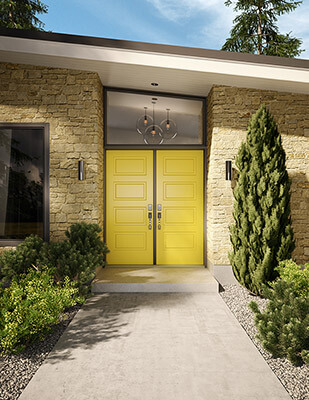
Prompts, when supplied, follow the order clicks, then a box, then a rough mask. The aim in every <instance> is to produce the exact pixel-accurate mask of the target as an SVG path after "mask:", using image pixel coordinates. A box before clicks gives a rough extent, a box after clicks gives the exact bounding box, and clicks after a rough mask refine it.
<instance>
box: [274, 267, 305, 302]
mask: <svg viewBox="0 0 309 400" xmlns="http://www.w3.org/2000/svg"><path fill="white" fill-rule="evenodd" d="M276 270H277V271H278V272H279V276H280V279H283V280H285V281H286V282H293V283H294V291H295V294H296V295H297V296H303V297H306V296H309V263H307V264H305V265H304V266H301V265H297V264H296V263H295V262H294V261H293V260H285V261H281V262H280V263H279V266H278V267H277V268H276Z"/></svg>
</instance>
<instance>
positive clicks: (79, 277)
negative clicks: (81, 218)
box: [40, 222, 108, 288]
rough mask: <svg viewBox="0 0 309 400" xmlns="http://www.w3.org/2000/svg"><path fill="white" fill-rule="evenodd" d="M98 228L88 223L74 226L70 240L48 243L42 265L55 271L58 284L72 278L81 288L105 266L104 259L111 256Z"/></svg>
mask: <svg viewBox="0 0 309 400" xmlns="http://www.w3.org/2000/svg"><path fill="white" fill-rule="evenodd" d="M100 232H101V228H100V227H99V226H98V225H96V224H86V223H84V222H82V223H77V224H74V225H72V226H71V227H70V229H69V230H67V231H66V232H65V234H66V236H67V238H68V240H66V241H63V242H59V243H53V242H51V243H45V244H44V246H43V247H42V251H41V254H40V264H41V265H48V266H50V267H52V268H53V269H54V273H55V277H56V279H57V280H61V281H63V279H64V278H65V277H66V276H68V277H69V278H70V279H71V280H76V281H78V283H79V287H80V288H81V287H82V285H85V284H87V283H89V282H90V281H91V280H92V279H93V278H94V277H95V270H96V268H97V267H99V266H102V267H103V266H104V265H105V262H104V255H105V254H106V253H107V252H108V249H107V247H106V245H105V243H103V242H102V240H101V238H100V236H99V233H100Z"/></svg>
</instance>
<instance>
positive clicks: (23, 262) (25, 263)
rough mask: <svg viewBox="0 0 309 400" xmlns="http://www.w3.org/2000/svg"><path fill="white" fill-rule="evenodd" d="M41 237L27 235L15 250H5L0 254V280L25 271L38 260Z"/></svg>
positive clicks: (41, 242)
mask: <svg viewBox="0 0 309 400" xmlns="http://www.w3.org/2000/svg"><path fill="white" fill-rule="evenodd" d="M43 243H44V242H43V239H41V238H40V237H39V236H36V235H30V236H28V237H27V238H26V239H25V240H24V241H23V242H22V243H20V244H19V245H18V246H17V248H16V250H5V251H4V252H3V253H2V254H1V256H0V280H1V281H10V280H11V279H12V278H13V277H14V276H18V275H20V274H24V273H26V272H27V271H28V270H29V268H30V267H31V266H32V265H36V264H37V263H38V260H39V255H40V251H41V249H42V246H43Z"/></svg>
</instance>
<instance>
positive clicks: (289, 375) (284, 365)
mask: <svg viewBox="0 0 309 400" xmlns="http://www.w3.org/2000/svg"><path fill="white" fill-rule="evenodd" d="M223 289H224V291H223V292H220V294H221V297H222V298H223V300H224V301H225V303H226V304H227V306H228V307H229V309H230V310H231V311H232V313H233V314H234V315H235V317H236V318H237V320H238V322H239V323H240V325H241V326H242V327H243V329H244V330H245V331H246V333H247V334H248V336H249V337H250V339H251V340H252V342H253V343H254V344H255V346H256V347H257V349H258V350H259V352H260V353H261V354H262V356H263V357H264V359H265V360H266V362H267V364H268V365H269V366H270V368H271V369H272V370H273V372H274V373H275V374H276V376H277V378H278V379H279V380H280V381H281V383H282V385H283V386H284V387H285V389H286V390H287V392H288V393H289V395H290V396H291V397H292V399H293V400H309V366H306V365H302V366H301V367H295V366H294V365H292V364H291V363H290V361H288V360H287V359H285V358H273V357H272V355H271V354H270V353H268V352H267V351H266V350H264V349H263V347H262V346H261V344H260V342H259V341H258V340H257V339H256V334H257V329H256V327H255V325H254V314H253V312H252V311H251V310H250V309H249V307H248V304H249V303H250V301H252V300H253V301H255V302H256V303H257V304H258V306H259V308H260V310H264V309H265V307H266V304H267V301H268V300H267V299H261V298H260V297H257V296H252V295H250V294H249V292H248V291H247V290H246V289H244V288H243V287H242V286H240V285H223Z"/></svg>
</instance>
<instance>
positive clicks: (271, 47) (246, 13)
mask: <svg viewBox="0 0 309 400" xmlns="http://www.w3.org/2000/svg"><path fill="white" fill-rule="evenodd" d="M301 3H302V1H295V0H237V1H236V5H235V8H234V11H236V12H238V11H240V12H241V13H240V14H239V15H237V17H236V18H235V19H234V21H233V23H234V26H233V28H232V30H231V32H230V35H231V36H230V37H229V38H228V39H227V40H226V42H225V43H224V45H223V46H222V49H221V50H227V51H235V52H240V53H253V54H264V55H270V56H279V57H296V56H299V55H300V53H301V52H302V51H303V50H300V46H301V44H302V41H301V40H300V39H297V38H294V37H292V36H290V33H288V34H285V35H283V34H280V33H279V29H278V26H277V20H278V17H279V16H280V15H282V14H285V13H289V12H291V11H293V10H295V8H297V7H298V6H299V5H300V4H301ZM232 4H233V1H232V0H227V1H226V2H225V5H226V6H230V5H232Z"/></svg>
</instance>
